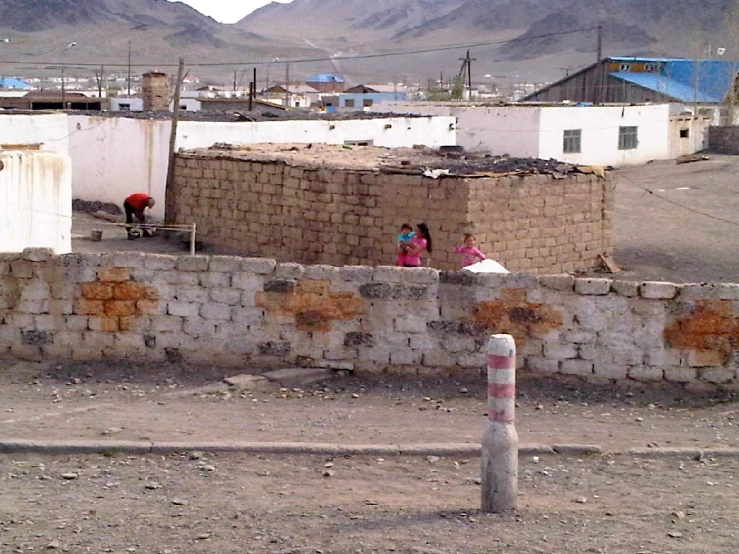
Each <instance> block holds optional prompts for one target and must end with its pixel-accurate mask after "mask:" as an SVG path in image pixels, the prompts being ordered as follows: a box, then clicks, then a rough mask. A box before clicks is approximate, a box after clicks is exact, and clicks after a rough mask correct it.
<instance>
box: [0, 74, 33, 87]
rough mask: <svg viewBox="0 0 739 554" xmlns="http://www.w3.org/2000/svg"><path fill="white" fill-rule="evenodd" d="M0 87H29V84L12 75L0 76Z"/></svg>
mask: <svg viewBox="0 0 739 554" xmlns="http://www.w3.org/2000/svg"><path fill="white" fill-rule="evenodd" d="M0 88H13V89H29V88H32V87H31V85H29V84H28V83H26V82H25V81H21V80H20V79H14V78H12V77H0Z"/></svg>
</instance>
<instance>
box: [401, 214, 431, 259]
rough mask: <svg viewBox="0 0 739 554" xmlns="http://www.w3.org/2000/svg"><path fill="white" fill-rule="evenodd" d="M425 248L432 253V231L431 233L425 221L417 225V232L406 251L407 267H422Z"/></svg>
mask: <svg viewBox="0 0 739 554" xmlns="http://www.w3.org/2000/svg"><path fill="white" fill-rule="evenodd" d="M424 250H426V251H427V252H428V253H429V254H430V253H431V250H432V245H431V233H429V228H428V226H427V225H426V224H425V223H419V224H418V225H417V226H416V234H415V235H414V236H413V238H412V239H411V242H410V243H409V244H408V248H407V250H406V251H405V267H420V266H421V254H422V253H423V251H424Z"/></svg>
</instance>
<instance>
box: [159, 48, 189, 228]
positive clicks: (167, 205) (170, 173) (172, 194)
mask: <svg viewBox="0 0 739 554" xmlns="http://www.w3.org/2000/svg"><path fill="white" fill-rule="evenodd" d="M184 73H185V59H184V58H180V65H179V67H178V68H177V81H176V83H175V89H174V109H173V110H172V129H171V130H170V134H169V165H168V166H167V185H166V188H165V192H164V222H165V224H169V225H171V224H173V223H175V210H176V201H177V196H176V191H175V184H174V181H175V180H174V163H175V146H176V144H177V122H178V121H179V118H180V87H181V86H182V79H183V76H184Z"/></svg>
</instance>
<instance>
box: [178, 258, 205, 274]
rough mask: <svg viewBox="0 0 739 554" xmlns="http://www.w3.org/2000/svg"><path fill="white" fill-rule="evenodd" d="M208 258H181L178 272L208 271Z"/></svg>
mask: <svg viewBox="0 0 739 554" xmlns="http://www.w3.org/2000/svg"><path fill="white" fill-rule="evenodd" d="M208 261H209V258H208V256H180V257H179V258H177V265H176V269H177V271H208Z"/></svg>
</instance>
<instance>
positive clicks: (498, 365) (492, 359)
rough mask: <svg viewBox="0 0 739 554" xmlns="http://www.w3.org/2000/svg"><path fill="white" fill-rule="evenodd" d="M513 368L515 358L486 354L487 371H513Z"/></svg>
mask: <svg viewBox="0 0 739 554" xmlns="http://www.w3.org/2000/svg"><path fill="white" fill-rule="evenodd" d="M515 367H516V357H515V356H496V355H495V354H488V369H513V368H515Z"/></svg>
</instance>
